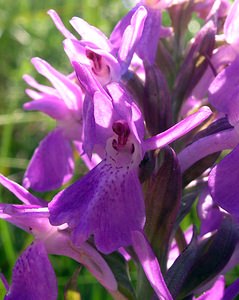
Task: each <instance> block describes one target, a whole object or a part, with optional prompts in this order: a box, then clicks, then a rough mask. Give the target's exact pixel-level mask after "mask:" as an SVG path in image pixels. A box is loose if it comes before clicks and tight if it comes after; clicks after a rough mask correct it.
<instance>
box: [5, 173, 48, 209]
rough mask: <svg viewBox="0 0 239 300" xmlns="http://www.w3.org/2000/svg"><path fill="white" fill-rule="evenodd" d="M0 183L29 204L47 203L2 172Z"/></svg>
mask: <svg viewBox="0 0 239 300" xmlns="http://www.w3.org/2000/svg"><path fill="white" fill-rule="evenodd" d="M0 184H1V185H3V186H4V187H5V188H7V189H8V190H9V191H10V192H12V193H13V194H14V195H15V196H16V197H17V198H18V199H19V200H20V201H22V202H23V203H24V204H29V205H44V206H45V205H46V204H45V202H44V201H43V200H40V199H38V198H36V197H35V196H33V195H32V194H30V193H29V192H28V191H27V190H26V189H25V188H24V187H22V186H21V185H19V184H18V183H16V182H14V181H12V180H10V179H8V178H7V177H5V176H3V175H2V174H0Z"/></svg>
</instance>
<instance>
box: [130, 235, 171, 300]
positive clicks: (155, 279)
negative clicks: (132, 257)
mask: <svg viewBox="0 0 239 300" xmlns="http://www.w3.org/2000/svg"><path fill="white" fill-rule="evenodd" d="M132 243H133V247H134V250H135V252H136V254H137V256H138V258H139V260H140V263H141V265H142V267H143V269H144V272H145V275H146V276H147V278H148V280H149V282H150V284H151V286H152V288H153V289H154V291H155V293H156V294H157V296H158V297H159V299H162V300H173V298H172V296H171V294H170V292H169V290H168V288H167V285H166V283H165V281H164V278H163V275H162V273H161V269H160V265H159V263H158V260H157V258H156V256H155V254H154V253H153V250H152V249H151V247H150V244H149V243H148V241H147V240H146V238H145V236H144V235H143V233H141V232H140V231H134V232H132Z"/></svg>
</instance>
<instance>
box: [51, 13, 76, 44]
mask: <svg viewBox="0 0 239 300" xmlns="http://www.w3.org/2000/svg"><path fill="white" fill-rule="evenodd" d="M47 13H48V15H49V16H50V17H51V18H52V21H53V22H54V24H55V25H56V28H57V29H58V30H59V31H60V32H61V33H62V35H63V36H64V37H65V38H68V39H75V36H74V35H73V34H72V33H71V32H70V31H69V30H68V29H66V27H65V26H64V24H63V23H62V21H61V18H60V17H59V15H58V14H57V12H56V11H54V10H53V9H50V10H48V12H47Z"/></svg>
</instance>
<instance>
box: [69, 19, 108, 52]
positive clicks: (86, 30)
mask: <svg viewBox="0 0 239 300" xmlns="http://www.w3.org/2000/svg"><path fill="white" fill-rule="evenodd" d="M70 23H71V25H72V26H73V27H74V29H75V30H76V31H77V32H78V33H79V34H80V36H81V37H82V40H84V41H89V42H91V43H93V44H95V45H96V46H98V47H99V48H101V49H105V50H108V51H109V52H110V51H111V48H112V47H111V44H110V43H109V42H108V39H107V37H106V36H105V35H104V34H103V33H102V32H101V31H100V30H99V29H98V28H96V27H94V26H91V25H90V24H88V23H87V22H86V21H84V20H83V19H81V18H77V17H74V18H72V19H71V21H70Z"/></svg>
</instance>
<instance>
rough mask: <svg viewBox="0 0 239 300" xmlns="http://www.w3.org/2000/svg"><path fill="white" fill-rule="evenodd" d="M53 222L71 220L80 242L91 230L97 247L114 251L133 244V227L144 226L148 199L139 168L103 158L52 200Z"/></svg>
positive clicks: (75, 239)
mask: <svg viewBox="0 0 239 300" xmlns="http://www.w3.org/2000/svg"><path fill="white" fill-rule="evenodd" d="M49 211H50V222H51V224H52V225H60V224H63V223H68V225H69V227H70V228H72V230H73V241H74V242H75V243H76V244H77V245H80V244H82V243H83V242H84V241H85V240H86V239H87V238H88V237H89V236H90V235H91V234H93V235H94V239H95V244H96V247H97V248H98V249H99V250H100V251H102V252H104V253H110V252H112V251H114V250H117V249H118V248H120V247H122V246H127V245H129V244H131V231H132V230H142V228H143V226H144V221H145V212H144V201H143V195H142V191H141V187H140V183H139V180H138V177H137V174H136V172H135V171H134V170H133V171H132V170H131V171H130V170H128V169H127V168H125V170H124V169H123V167H119V168H117V167H116V166H114V167H113V166H112V165H111V164H110V163H107V162H106V161H105V160H104V161H102V162H101V163H100V164H99V165H98V166H97V167H95V168H94V169H93V170H91V171H90V172H89V173H88V174H87V175H86V176H84V177H83V178H82V179H81V180H79V181H77V182H75V183H74V184H73V185H71V186H70V187H69V188H67V189H66V190H64V191H63V192H62V193H60V194H58V195H57V196H56V197H55V198H54V199H53V200H52V202H50V204H49Z"/></svg>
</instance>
